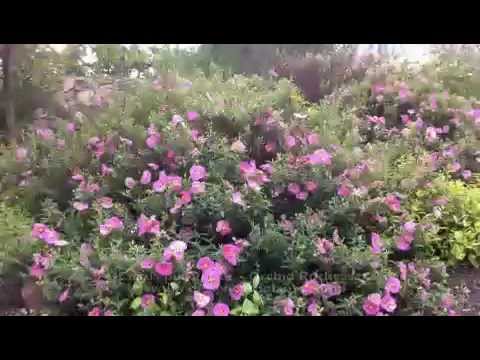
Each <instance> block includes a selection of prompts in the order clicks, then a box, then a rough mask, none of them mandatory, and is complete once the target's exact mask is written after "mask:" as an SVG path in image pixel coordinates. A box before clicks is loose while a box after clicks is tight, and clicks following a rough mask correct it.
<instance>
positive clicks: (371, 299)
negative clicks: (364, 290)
mask: <svg viewBox="0 0 480 360" xmlns="http://www.w3.org/2000/svg"><path fill="white" fill-rule="evenodd" d="M381 303H382V297H381V295H380V294H377V293H374V294H370V295H368V296H367V298H366V299H365V301H364V302H363V311H365V314H367V315H369V316H375V315H377V314H378V313H379V312H380V305H381Z"/></svg>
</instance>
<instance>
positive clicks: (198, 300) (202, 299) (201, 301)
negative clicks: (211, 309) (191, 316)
mask: <svg viewBox="0 0 480 360" xmlns="http://www.w3.org/2000/svg"><path fill="white" fill-rule="evenodd" d="M210 300H211V299H210V296H208V295H205V294H203V293H201V292H199V291H194V292H193V301H195V304H196V305H197V307H198V308H200V309H202V308H204V307H205V306H207V305H208V303H209V302H210Z"/></svg>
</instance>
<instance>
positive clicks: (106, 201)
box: [98, 196, 113, 209]
mask: <svg viewBox="0 0 480 360" xmlns="http://www.w3.org/2000/svg"><path fill="white" fill-rule="evenodd" d="M98 203H99V204H100V206H101V207H102V208H104V209H111V208H112V207H113V200H112V198H109V197H108V196H104V197H101V198H100V199H98Z"/></svg>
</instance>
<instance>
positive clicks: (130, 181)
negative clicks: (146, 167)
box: [125, 177, 137, 189]
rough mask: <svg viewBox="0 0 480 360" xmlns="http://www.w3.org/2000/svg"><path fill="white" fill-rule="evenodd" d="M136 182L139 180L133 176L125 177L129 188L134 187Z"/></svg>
mask: <svg viewBox="0 0 480 360" xmlns="http://www.w3.org/2000/svg"><path fill="white" fill-rule="evenodd" d="M136 184H137V182H136V181H135V180H134V179H133V178H131V177H127V178H126V179H125V186H126V187H127V188H129V189H133V188H134V187H135V185H136Z"/></svg>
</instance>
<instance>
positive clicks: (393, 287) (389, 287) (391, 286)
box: [385, 276, 402, 294]
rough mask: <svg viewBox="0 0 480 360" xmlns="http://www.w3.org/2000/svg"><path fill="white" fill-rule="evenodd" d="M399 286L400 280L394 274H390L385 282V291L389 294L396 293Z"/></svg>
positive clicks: (400, 286)
mask: <svg viewBox="0 0 480 360" xmlns="http://www.w3.org/2000/svg"><path fill="white" fill-rule="evenodd" d="M401 288H402V285H401V284H400V280H398V279H397V278H396V277H395V276H390V277H389V278H388V279H387V282H386V283H385V291H386V292H387V293H389V294H397V293H398V292H399V291H400V289H401Z"/></svg>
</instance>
